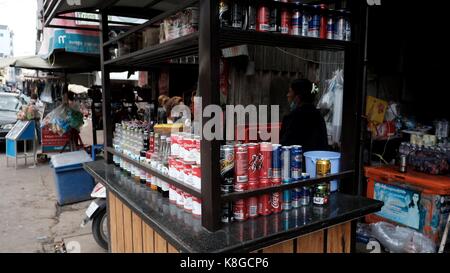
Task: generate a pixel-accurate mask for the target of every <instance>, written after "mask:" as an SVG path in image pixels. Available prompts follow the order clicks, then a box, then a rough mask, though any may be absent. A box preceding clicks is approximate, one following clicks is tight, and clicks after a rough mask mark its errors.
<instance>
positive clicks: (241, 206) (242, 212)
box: [233, 199, 248, 222]
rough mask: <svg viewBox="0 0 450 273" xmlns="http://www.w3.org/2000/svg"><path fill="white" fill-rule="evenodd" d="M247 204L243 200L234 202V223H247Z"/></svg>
mask: <svg viewBox="0 0 450 273" xmlns="http://www.w3.org/2000/svg"><path fill="white" fill-rule="evenodd" d="M247 208H248V207H247V202H246V200H245V199H241V200H238V201H236V202H234V205H233V216H234V220H236V221H240V222H243V221H247V220H248V209H247Z"/></svg>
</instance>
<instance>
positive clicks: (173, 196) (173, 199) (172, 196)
mask: <svg viewBox="0 0 450 273" xmlns="http://www.w3.org/2000/svg"><path fill="white" fill-rule="evenodd" d="M169 202H170V203H171V204H176V203H177V189H176V188H175V186H172V185H170V187H169Z"/></svg>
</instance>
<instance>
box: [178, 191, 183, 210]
mask: <svg viewBox="0 0 450 273" xmlns="http://www.w3.org/2000/svg"><path fill="white" fill-rule="evenodd" d="M177 207H179V208H184V192H183V191H182V190H180V189H177Z"/></svg>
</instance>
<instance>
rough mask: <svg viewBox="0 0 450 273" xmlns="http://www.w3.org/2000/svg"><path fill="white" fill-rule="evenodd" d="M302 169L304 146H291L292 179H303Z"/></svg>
mask: <svg viewBox="0 0 450 273" xmlns="http://www.w3.org/2000/svg"><path fill="white" fill-rule="evenodd" d="M302 169H303V149H302V146H298V145H295V146H292V147H291V179H292V180H300V179H302Z"/></svg>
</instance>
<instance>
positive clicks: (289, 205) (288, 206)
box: [281, 190, 292, 211]
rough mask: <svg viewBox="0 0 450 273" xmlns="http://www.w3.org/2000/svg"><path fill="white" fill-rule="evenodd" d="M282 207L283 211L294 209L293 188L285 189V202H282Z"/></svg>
mask: <svg viewBox="0 0 450 273" xmlns="http://www.w3.org/2000/svg"><path fill="white" fill-rule="evenodd" d="M281 209H282V210H283V211H284V210H290V209H292V196H291V190H286V191H283V202H282V203H281Z"/></svg>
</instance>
